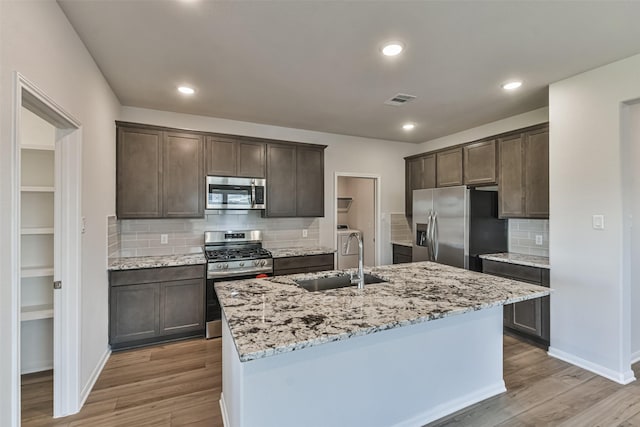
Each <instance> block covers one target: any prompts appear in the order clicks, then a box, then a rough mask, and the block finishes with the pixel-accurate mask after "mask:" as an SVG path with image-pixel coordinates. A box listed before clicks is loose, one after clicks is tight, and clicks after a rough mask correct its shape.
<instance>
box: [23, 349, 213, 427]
mask: <svg viewBox="0 0 640 427" xmlns="http://www.w3.org/2000/svg"><path fill="white" fill-rule="evenodd" d="M221 344H222V340H221V339H214V340H204V339H195V340H188V341H180V342H176V343H171V344H166V345H159V346H154V347H146V348H141V349H137V350H130V351H124V352H119V353H113V354H112V355H111V357H110V358H109V361H108V362H107V365H106V366H105V368H104V370H103V371H102V374H101V375H100V378H99V379H98V381H97V382H96V385H95V387H94V388H93V390H92V391H91V394H90V395H89V398H88V399H87V402H86V403H85V405H84V407H83V408H82V410H81V411H80V412H79V413H78V414H75V415H72V416H69V417H65V418H58V419H55V420H54V419H53V418H52V413H53V410H52V408H53V401H52V398H53V395H52V388H53V378H52V375H51V371H49V372H48V373H39V374H31V375H25V376H23V380H22V425H23V426H26V427H31V426H33V427H39V426H57V427H62V426H64V427H67V426H68V427H71V426H92V427H93V426H96V427H97V426H101V427H102V426H105V427H107V426H114V427H115V426H118V427H124V426H136V427H138V426H154V427H163V426H187V425H188V426H207V427H219V426H220V427H221V426H222V417H221V415H220V405H219V403H218V400H219V399H220V392H221V391H222V353H221Z"/></svg>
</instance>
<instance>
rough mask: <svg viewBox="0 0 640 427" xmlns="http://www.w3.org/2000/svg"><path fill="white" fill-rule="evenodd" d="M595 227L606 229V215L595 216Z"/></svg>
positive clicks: (596, 228) (595, 228)
mask: <svg viewBox="0 0 640 427" xmlns="http://www.w3.org/2000/svg"><path fill="white" fill-rule="evenodd" d="M593 229H594V230H604V215H594V216H593Z"/></svg>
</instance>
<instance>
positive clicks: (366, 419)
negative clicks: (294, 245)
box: [216, 262, 549, 427]
mask: <svg viewBox="0 0 640 427" xmlns="http://www.w3.org/2000/svg"><path fill="white" fill-rule="evenodd" d="M366 271H367V272H368V273H370V274H373V275H375V276H377V277H379V278H382V279H384V280H386V281H387V282H388V283H380V284H372V285H366V286H365V289H364V290H362V291H358V290H357V289H355V288H341V289H334V290H330V291H324V292H307V291H306V290H304V289H302V288H300V287H299V286H297V285H296V284H295V282H294V280H300V279H307V278H315V277H324V276H331V275H338V274H341V272H338V271H331V272H322V273H313V274H299V275H292V276H281V277H272V278H268V279H255V280H243V281H236V282H222V283H219V284H216V291H217V293H218V297H219V299H220V303H221V305H222V307H223V344H222V345H223V393H222V396H221V407H222V413H223V418H224V421H225V425H226V426H227V427H249V426H299V425H305V426H328V425H331V426H358V425H366V426H405V425H406V426H418V425H423V424H425V423H427V422H430V421H432V420H435V419H437V418H440V417H442V416H444V415H446V414H449V413H451V412H454V411H456V410H458V409H461V408H463V407H465V406H468V405H471V404H473V403H476V402H478V401H480V400H483V399H486V398H488V397H491V396H493V395H495V394H498V393H501V392H503V391H504V390H505V387H504V381H503V379H502V305H504V304H508V303H513V302H518V301H524V300H526V299H531V298H539V297H542V296H545V295H548V294H549V289H548V288H543V287H540V286H535V285H529V284H526V283H522V282H517V281H513V280H508V279H503V278H499V277H493V276H488V275H484V274H481V273H475V272H470V271H466V270H461V269H458V268H455V267H449V266H445V265H441V264H436V263H430V262H420V263H412V264H400V265H393V266H381V267H376V268H372V269H366Z"/></svg>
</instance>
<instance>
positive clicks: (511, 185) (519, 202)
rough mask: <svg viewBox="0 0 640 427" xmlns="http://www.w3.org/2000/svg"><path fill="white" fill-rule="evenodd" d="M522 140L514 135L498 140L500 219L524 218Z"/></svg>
mask: <svg viewBox="0 0 640 427" xmlns="http://www.w3.org/2000/svg"><path fill="white" fill-rule="evenodd" d="M522 139H523V137H522V135H516V136H513V137H510V138H506V139H502V140H500V147H499V173H498V215H499V216H500V218H509V217H516V218H517V217H523V216H525V210H524V179H523V175H524V174H523V167H524V158H523V157H524V150H523V143H522Z"/></svg>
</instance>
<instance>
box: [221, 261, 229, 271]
mask: <svg viewBox="0 0 640 427" xmlns="http://www.w3.org/2000/svg"><path fill="white" fill-rule="evenodd" d="M222 268H224V269H225V270H226V269H227V268H229V264H227V263H226V262H225V263H224V265H223V266H222Z"/></svg>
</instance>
